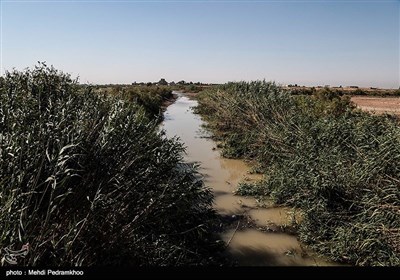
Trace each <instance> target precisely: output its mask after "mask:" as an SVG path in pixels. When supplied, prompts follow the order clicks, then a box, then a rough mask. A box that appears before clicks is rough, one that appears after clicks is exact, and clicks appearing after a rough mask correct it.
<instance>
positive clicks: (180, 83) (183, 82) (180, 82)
mask: <svg viewBox="0 0 400 280" xmlns="http://www.w3.org/2000/svg"><path fill="white" fill-rule="evenodd" d="M184 84H186V82H185V81H184V80H182V81H179V82H178V85H184Z"/></svg>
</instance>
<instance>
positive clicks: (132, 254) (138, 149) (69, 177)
mask: <svg viewBox="0 0 400 280" xmlns="http://www.w3.org/2000/svg"><path fill="white" fill-rule="evenodd" d="M135 94H136V97H132V95H133V94H132V95H131V98H127V96H126V95H124V94H119V93H115V94H109V93H99V92H98V91H96V90H93V87H91V86H82V85H79V84H78V81H77V80H73V79H72V78H71V76H70V75H68V74H65V73H63V72H60V71H58V70H56V69H54V68H53V67H48V66H46V65H45V64H39V65H38V66H36V67H35V68H34V69H27V70H24V71H22V72H18V71H12V72H7V73H6V75H5V76H4V77H3V78H1V79H0V206H1V208H0V248H1V249H3V250H2V251H1V254H2V256H4V249H5V248H8V249H12V250H17V249H19V248H21V246H22V245H24V244H27V243H29V249H30V250H29V253H28V255H27V256H26V257H25V258H18V265H33V266H36V265H46V266H66V265H67V266H70V265H71V266H82V265H85V266H86V265H147V266H148V265H174V266H176V265H204V264H215V263H218V260H217V259H218V254H217V253H216V252H218V250H219V249H218V248H219V246H218V245H216V244H217V242H216V238H215V236H214V235H213V233H212V230H211V228H212V226H213V221H214V218H215V212H214V210H213V209H212V207H211V203H212V199H213V197H212V194H211V191H210V190H209V189H207V188H205V187H204V185H203V183H202V182H201V181H199V180H198V179H196V171H195V170H194V169H193V168H192V167H190V166H188V165H185V164H184V163H183V161H182V153H183V151H184V147H183V146H182V144H181V143H179V142H177V141H176V139H166V137H164V136H163V132H160V131H159V127H158V122H159V114H160V113H159V112H160V106H161V103H160V102H158V101H159V100H161V99H163V98H164V97H163V94H164V93H157V92H156V93H154V92H147V93H146V92H144V91H142V92H139V93H137V92H136V93H135ZM146 94H147V95H146ZM152 94H155V95H157V94H159V95H157V96H156V97H154V96H150V95H152ZM137 96H140V97H141V98H142V99H140V100H142V101H143V100H145V101H143V102H140V101H138V100H139V99H138V98H137ZM152 99H154V100H157V102H156V104H153V102H152V101H151V100H152ZM146 102H147V103H146ZM150 105H151V106H150ZM156 107H157V108H156ZM155 108H156V109H155ZM2 264H3V265H9V264H8V263H7V262H5V260H4V258H3V260H2Z"/></svg>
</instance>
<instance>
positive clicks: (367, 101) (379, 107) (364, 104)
mask: <svg viewBox="0 0 400 280" xmlns="http://www.w3.org/2000/svg"><path fill="white" fill-rule="evenodd" d="M351 101H353V102H354V103H355V104H356V105H357V107H358V108H360V109H361V110H364V111H368V112H374V113H376V114H384V113H391V114H396V115H400V97H376V96H374V97H372V96H353V97H351Z"/></svg>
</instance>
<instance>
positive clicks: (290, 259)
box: [222, 229, 330, 266]
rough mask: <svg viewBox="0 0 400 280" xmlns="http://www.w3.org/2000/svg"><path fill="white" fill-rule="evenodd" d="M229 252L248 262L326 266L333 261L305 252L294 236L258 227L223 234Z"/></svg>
mask: <svg viewBox="0 0 400 280" xmlns="http://www.w3.org/2000/svg"><path fill="white" fill-rule="evenodd" d="M222 239H223V240H224V241H225V242H229V240H230V243H229V247H228V252H229V253H230V254H231V255H232V256H233V257H234V258H235V259H236V260H237V261H238V262H239V263H240V265H245V266H305V265H307V266H326V265H330V263H328V262H325V261H323V260H321V259H318V258H314V257H312V256H306V255H304V254H305V251H304V250H303V249H302V248H301V246H300V243H299V242H298V241H297V239H296V237H295V236H292V235H289V234H284V233H265V232H260V231H258V230H255V229H246V230H243V231H236V232H235V231H234V230H230V231H228V232H226V233H224V234H223V235H222Z"/></svg>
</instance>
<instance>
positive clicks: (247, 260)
mask: <svg viewBox="0 0 400 280" xmlns="http://www.w3.org/2000/svg"><path fill="white" fill-rule="evenodd" d="M196 106H197V101H196V100H193V99H189V98H188V97H186V96H185V95H184V94H182V93H178V98H177V99H176V101H175V103H174V104H172V105H170V106H169V107H168V108H167V110H166V112H165V116H166V117H165V119H164V122H163V123H162V128H163V129H164V130H165V132H166V136H167V137H175V136H178V137H179V139H180V141H182V142H183V143H184V144H185V146H186V154H185V155H184V159H185V160H186V162H188V163H189V164H192V165H193V164H195V165H198V164H199V163H200V166H199V168H198V169H197V170H198V172H199V174H200V175H201V176H200V177H202V179H203V181H204V183H205V185H206V186H209V187H210V188H211V190H212V191H213V193H214V203H213V206H214V208H215V210H216V211H217V212H218V214H219V215H220V216H221V221H223V222H222V224H221V226H222V232H221V239H222V240H224V241H225V242H226V248H227V249H226V254H228V255H229V256H230V257H231V258H232V259H234V260H236V261H237V262H238V264H239V265H253V266H254V265H261V266H286V265H289V266H294V265H296V266H297V265H299V266H300V265H303V266H312V265H331V264H332V263H328V262H325V261H324V260H322V259H318V258H313V257H309V255H313V254H312V253H310V252H308V253H305V250H304V249H303V246H302V245H301V243H300V242H299V241H298V240H297V238H296V237H295V236H293V235H289V234H286V233H282V232H278V233H275V232H263V231H261V230H259V229H258V228H257V227H260V228H262V227H265V226H268V225H269V224H271V223H273V224H276V225H277V226H278V227H279V226H281V225H285V224H286V223H288V222H289V218H290V216H291V215H290V209H287V208H283V207H280V208H278V207H276V208H274V207H272V208H268V209H263V208H259V207H258V204H257V202H256V200H255V199H254V198H251V197H243V196H237V195H234V194H233V193H234V192H235V190H236V189H237V184H238V183H239V182H240V181H242V180H244V179H246V180H250V181H251V180H253V181H254V180H259V179H261V176H260V175H252V174H249V172H248V171H249V166H248V165H247V164H246V163H245V162H244V161H242V160H237V159H226V158H223V157H221V155H220V153H219V151H218V149H216V146H217V144H216V143H215V142H214V141H213V140H212V139H210V135H209V133H206V132H205V131H204V128H203V125H204V122H203V121H202V119H201V117H200V116H198V115H195V114H194V113H193V110H192V108H193V107H196ZM292 216H293V215H292ZM243 217H248V219H249V220H251V223H252V224H253V226H252V228H243V227H241V228H238V227H235V224H237V225H238V226H239V224H240V223H241V220H238V219H243Z"/></svg>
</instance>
